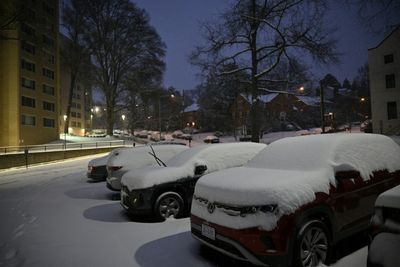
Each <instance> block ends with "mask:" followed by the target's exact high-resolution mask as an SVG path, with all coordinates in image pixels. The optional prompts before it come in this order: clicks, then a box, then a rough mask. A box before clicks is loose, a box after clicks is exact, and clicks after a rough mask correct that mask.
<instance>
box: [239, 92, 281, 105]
mask: <svg viewBox="0 0 400 267" xmlns="http://www.w3.org/2000/svg"><path fill="white" fill-rule="evenodd" d="M240 95H241V96H242V97H243V98H244V99H246V101H247V102H248V103H251V95H246V94H240ZM278 95H279V93H271V94H266V95H259V96H257V99H258V100H260V101H261V102H263V103H269V102H271V101H272V100H273V99H274V98H275V97H277V96H278Z"/></svg>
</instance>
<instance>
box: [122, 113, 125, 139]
mask: <svg viewBox="0 0 400 267" xmlns="http://www.w3.org/2000/svg"><path fill="white" fill-rule="evenodd" d="M121 118H122V133H123V134H125V115H124V114H122V115H121Z"/></svg>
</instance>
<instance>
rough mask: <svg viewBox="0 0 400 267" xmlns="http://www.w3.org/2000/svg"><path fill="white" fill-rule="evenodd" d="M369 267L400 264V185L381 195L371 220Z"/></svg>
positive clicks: (391, 266) (388, 266)
mask: <svg viewBox="0 0 400 267" xmlns="http://www.w3.org/2000/svg"><path fill="white" fill-rule="evenodd" d="M371 228H372V229H371V230H372V235H371V244H370V246H369V251H368V259H367V267H396V266H398V265H399V263H400V253H399V252H400V185H399V186H396V187H394V188H392V189H390V190H388V191H386V192H384V193H382V194H380V195H379V197H378V198H377V200H376V202H375V213H374V216H373V217H372V219H371Z"/></svg>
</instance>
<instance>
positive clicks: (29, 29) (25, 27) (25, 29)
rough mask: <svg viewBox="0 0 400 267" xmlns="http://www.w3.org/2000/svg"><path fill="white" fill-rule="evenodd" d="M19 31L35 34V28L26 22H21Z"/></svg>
mask: <svg viewBox="0 0 400 267" xmlns="http://www.w3.org/2000/svg"><path fill="white" fill-rule="evenodd" d="M21 31H22V32H23V33H26V34H27V35H31V36H35V29H34V28H33V27H31V26H29V25H28V24H25V23H22V24H21Z"/></svg>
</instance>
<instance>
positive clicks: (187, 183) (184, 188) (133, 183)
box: [121, 143, 266, 219]
mask: <svg viewBox="0 0 400 267" xmlns="http://www.w3.org/2000/svg"><path fill="white" fill-rule="evenodd" d="M265 146H266V145H265V144H256V143H227V144H216V145H213V146H208V145H202V146H197V147H193V148H190V149H188V150H186V151H183V152H182V153H180V154H178V155H176V156H175V157H173V158H171V159H170V160H169V161H167V162H166V166H165V167H162V166H151V167H145V168H139V169H134V170H132V171H129V172H128V173H126V174H125V175H124V176H123V177H122V181H121V184H122V190H121V204H122V206H123V207H124V208H125V209H126V210H127V211H128V212H130V213H131V214H144V213H147V214H149V213H153V215H155V216H156V217H157V218H158V219H165V218H168V217H170V216H174V217H180V216H182V215H183V214H184V213H185V212H186V211H188V210H189V208H190V202H191V200H192V195H193V191H194V187H195V184H196V182H197V180H198V179H199V178H200V176H202V175H204V174H206V173H212V172H215V171H218V170H221V169H226V168H232V167H237V166H242V165H243V164H245V163H246V162H247V161H248V160H249V159H251V158H252V157H254V156H255V155H256V154H257V153H258V152H260V151H261V150H262V149H264V148H265Z"/></svg>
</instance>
